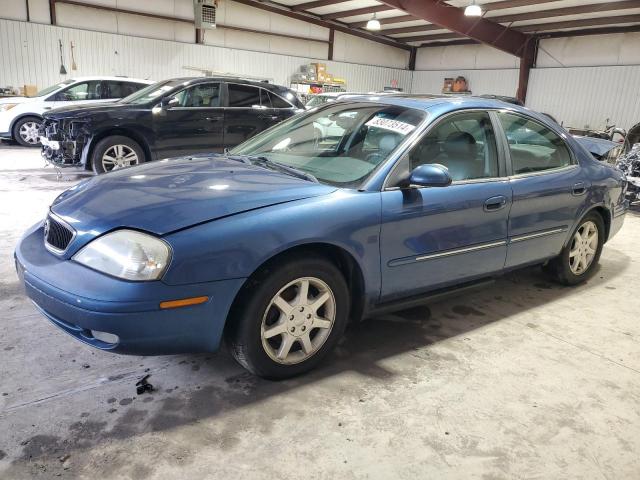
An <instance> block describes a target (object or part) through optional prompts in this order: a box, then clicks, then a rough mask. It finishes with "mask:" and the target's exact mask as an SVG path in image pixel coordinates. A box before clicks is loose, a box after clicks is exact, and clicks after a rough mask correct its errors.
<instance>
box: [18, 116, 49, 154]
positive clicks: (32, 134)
mask: <svg viewBox="0 0 640 480" xmlns="http://www.w3.org/2000/svg"><path fill="white" fill-rule="evenodd" d="M41 126H42V119H41V118H39V117H24V118H21V119H20V120H18V121H17V122H16V124H15V125H14V126H13V139H14V140H15V141H16V142H18V143H19V144H20V145H22V146H23V147H40V146H42V144H41V143H40V133H39V132H40V127H41Z"/></svg>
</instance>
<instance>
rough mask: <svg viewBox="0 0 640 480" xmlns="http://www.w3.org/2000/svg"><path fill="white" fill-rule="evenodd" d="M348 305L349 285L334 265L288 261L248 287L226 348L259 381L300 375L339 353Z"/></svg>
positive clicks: (236, 310) (307, 260)
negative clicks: (326, 357)
mask: <svg viewBox="0 0 640 480" xmlns="http://www.w3.org/2000/svg"><path fill="white" fill-rule="evenodd" d="M349 303H350V302H349V290H348V287H347V284H346V282H345V279H344V277H343V276H342V273H341V272H340V270H338V268H337V267H336V266H335V265H333V264H332V263H331V262H329V261H327V260H324V259H321V258H316V259H310V258H302V257H296V258H290V259H288V260H285V261H284V262H283V263H281V264H280V265H278V266H277V267H274V268H268V269H264V270H263V271H261V272H260V273H259V274H257V275H255V276H254V277H252V278H251V279H250V280H249V281H248V282H247V284H246V285H245V286H244V288H243V291H242V293H241V294H240V297H239V299H238V300H237V301H236V307H235V308H234V311H233V313H232V315H231V318H230V319H229V322H230V324H229V328H228V330H227V332H226V338H227V343H228V344H229V346H230V350H231V353H232V354H233V356H234V357H235V359H236V360H237V361H238V362H239V363H240V364H241V365H242V366H243V367H245V368H246V369H247V370H249V371H250V372H252V373H254V374H255V375H258V376H261V377H264V378H269V379H284V378H289V377H293V376H296V375H300V374H301V373H304V372H307V371H309V370H311V369H313V368H314V367H316V366H317V365H318V364H319V363H320V362H321V361H322V360H323V358H324V357H325V356H326V355H327V354H328V353H329V352H330V351H331V350H332V349H333V348H334V347H335V345H336V343H337V342H338V340H339V339H340V337H341V336H342V334H343V332H344V329H345V326H346V324H347V319H348V316H349Z"/></svg>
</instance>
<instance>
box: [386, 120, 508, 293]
mask: <svg viewBox="0 0 640 480" xmlns="http://www.w3.org/2000/svg"><path fill="white" fill-rule="evenodd" d="M400 161H401V162H407V163H408V165H407V166H406V167H405V166H402V165H400V166H399V167H400V168H397V169H396V171H398V170H402V169H403V168H404V169H405V170H413V169H414V168H416V167H417V166H418V165H421V164H428V163H438V164H441V165H445V166H446V167H447V168H448V169H449V173H450V175H451V177H452V179H453V183H452V184H451V185H450V186H448V187H441V188H435V187H434V188H411V189H398V188H393V183H392V184H391V185H390V186H391V188H389V185H388V186H387V189H385V190H384V191H383V192H382V194H381V195H382V226H381V261H382V265H381V270H382V291H381V300H383V301H388V300H394V299H396V298H398V297H401V296H406V295H411V294H418V293H420V292H423V291H426V290H430V289H436V288H439V287H444V286H447V285H449V284H454V283H460V282H464V281H466V280H471V279H474V278H478V277H482V276H485V275H488V274H491V273H495V272H498V271H501V270H502V269H503V267H504V262H505V256H506V251H507V247H506V243H507V225H508V218H509V209H510V207H511V186H510V185H509V181H508V179H507V178H506V177H505V176H504V173H505V165H504V159H503V155H502V154H501V153H500V150H499V149H498V145H497V142H496V136H495V134H494V128H493V124H492V120H491V117H490V116H489V114H488V113H487V112H483V111H469V112H462V113H456V114H453V115H450V116H447V117H445V118H444V119H442V120H441V121H439V122H438V123H437V124H436V125H435V126H434V127H432V128H431V129H430V130H429V131H428V132H427V133H426V134H425V136H424V137H423V138H422V140H421V141H420V142H419V143H418V144H417V146H416V147H415V148H413V149H412V151H411V152H409V154H408V155H406V156H405V157H403V159H402V160H400Z"/></svg>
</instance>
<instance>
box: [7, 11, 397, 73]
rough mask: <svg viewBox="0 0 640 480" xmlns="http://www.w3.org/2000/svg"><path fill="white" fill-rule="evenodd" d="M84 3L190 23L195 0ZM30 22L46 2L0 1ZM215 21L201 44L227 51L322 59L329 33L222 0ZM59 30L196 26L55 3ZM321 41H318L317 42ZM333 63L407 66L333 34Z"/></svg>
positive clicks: (173, 34) (384, 50)
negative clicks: (225, 48) (214, 26)
mask: <svg viewBox="0 0 640 480" xmlns="http://www.w3.org/2000/svg"><path fill="white" fill-rule="evenodd" d="M81 1H82V3H85V4H92V5H100V6H107V7H113V8H119V9H123V10H129V11H134V12H140V13H153V14H157V15H164V16H169V17H178V18H182V19H185V20H193V0H153V1H139V0H81ZM27 2H29V14H30V19H31V21H32V22H36V23H50V20H49V18H50V16H49V2H48V0H0V18H6V19H12V20H22V21H26V20H27V9H26V4H27ZM217 21H218V23H219V24H220V25H221V28H219V29H217V30H207V31H205V43H206V44H209V45H216V46H221V47H227V48H237V49H242V50H253V51H262V52H269V53H278V54H283V55H294V56H300V57H311V58H318V59H326V58H327V56H328V44H327V41H328V39H329V29H327V28H324V27H320V26H317V25H313V24H311V23H308V22H303V21H300V20H295V19H291V18H288V17H286V16H284V15H278V14H276V13H271V12H266V11H264V10H260V9H257V8H252V7H249V6H247V5H243V4H240V3H236V2H233V1H231V0H225V1H223V2H220V7H219V9H218V12H217ZM56 23H57V24H58V26H63V27H73V28H80V29H85V30H91V31H99V32H105V33H118V34H122V35H130V36H136V37H146V38H155V39H161V40H173V41H177V42H185V43H194V42H195V28H194V26H193V25H191V24H189V23H185V22H174V21H169V20H162V19H154V18H150V17H145V16H142V15H131V14H125V13H118V12H109V11H105V10H96V9H93V8H90V7H84V6H78V5H71V4H65V3H58V4H56ZM224 25H227V26H232V27H241V28H247V29H251V30H260V31H265V32H270V33H276V34H278V33H280V34H285V35H294V36H298V37H302V38H308V39H309V40H308V41H306V40H298V39H292V38H286V37H277V36H273V35H264V34H259V33H251V32H239V31H234V30H230V29H225V28H223V27H224ZM318 40H320V41H318ZM334 59H335V60H337V61H343V62H349V63H362V64H367V65H379V66H383V67H392V68H407V66H408V61H409V53H408V52H407V51H406V50H402V49H398V48H394V47H389V46H386V45H382V44H380V43H376V42H371V41H368V40H365V39H362V38H359V37H355V36H352V35H346V34H342V33H336V38H335V42H334Z"/></svg>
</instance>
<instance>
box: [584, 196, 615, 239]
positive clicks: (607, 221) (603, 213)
mask: <svg viewBox="0 0 640 480" xmlns="http://www.w3.org/2000/svg"><path fill="white" fill-rule="evenodd" d="M592 212H596V213H598V214H599V215H600V217H602V221H603V222H604V241H605V242H606V241H607V240H609V233H610V232H611V212H610V211H609V209H608V208H606V207H605V206H604V205H596V206H595V207H593V208H590V209H589V210H587V212H586V213H585V214H584V215H583V217H582V218H584V217H586V216H587V215H589V214H590V213H592Z"/></svg>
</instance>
